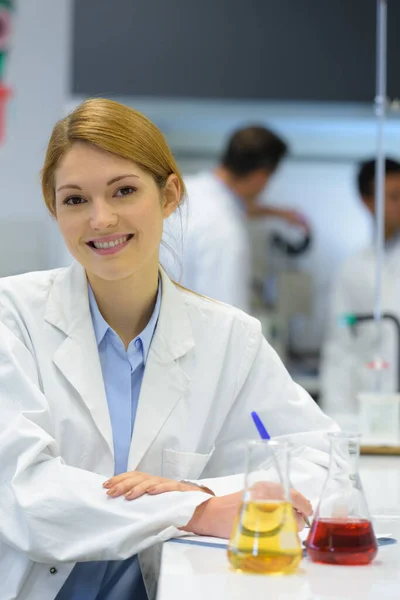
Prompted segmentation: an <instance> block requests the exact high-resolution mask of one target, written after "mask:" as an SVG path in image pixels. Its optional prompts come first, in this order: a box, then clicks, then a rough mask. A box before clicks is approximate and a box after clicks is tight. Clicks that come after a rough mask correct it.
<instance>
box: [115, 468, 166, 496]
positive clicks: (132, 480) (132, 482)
mask: <svg viewBox="0 0 400 600" xmlns="http://www.w3.org/2000/svg"><path fill="white" fill-rule="evenodd" d="M155 479H157V482H158V481H159V480H160V479H161V478H160V477H156V478H155V477H153V476H151V475H146V474H145V473H139V474H137V473H135V474H133V475H131V476H130V477H125V478H124V479H123V480H121V481H120V482H119V483H115V484H114V485H113V486H112V487H111V488H110V489H109V490H108V491H107V494H108V495H109V496H112V497H113V498H118V496H122V495H123V494H126V493H128V492H129V491H130V490H132V489H133V488H135V487H136V486H138V485H141V484H143V483H144V482H146V481H150V480H152V481H153V484H154V483H155V481H154V480H155Z"/></svg>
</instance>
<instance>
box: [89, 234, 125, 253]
mask: <svg viewBox="0 0 400 600" xmlns="http://www.w3.org/2000/svg"><path fill="white" fill-rule="evenodd" d="M128 238H129V236H128V235H125V236H124V237H121V238H118V239H117V240H113V241H112V242H93V246H94V247H95V248H98V249H102V250H104V249H105V248H114V246H119V245H120V244H125V242H127V241H128Z"/></svg>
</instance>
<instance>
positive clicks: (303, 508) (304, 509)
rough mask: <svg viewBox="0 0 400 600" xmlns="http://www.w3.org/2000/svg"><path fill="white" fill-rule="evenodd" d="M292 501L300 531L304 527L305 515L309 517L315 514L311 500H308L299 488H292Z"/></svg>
mask: <svg viewBox="0 0 400 600" xmlns="http://www.w3.org/2000/svg"><path fill="white" fill-rule="evenodd" d="M290 493H291V497H292V503H293V508H294V514H295V517H296V522H297V528H298V530H299V531H301V530H302V529H304V525H305V523H304V515H305V516H307V517H311V515H312V514H313V509H312V506H311V502H310V501H309V500H307V498H305V497H304V496H303V495H302V494H300V492H298V491H297V490H294V489H291V490H290Z"/></svg>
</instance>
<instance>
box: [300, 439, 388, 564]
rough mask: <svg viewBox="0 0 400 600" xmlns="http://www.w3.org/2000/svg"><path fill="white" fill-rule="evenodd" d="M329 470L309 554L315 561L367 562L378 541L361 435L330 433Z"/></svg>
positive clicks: (308, 544) (316, 514) (373, 552)
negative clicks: (363, 475)
mask: <svg viewBox="0 0 400 600" xmlns="http://www.w3.org/2000/svg"><path fill="white" fill-rule="evenodd" d="M328 435H329V437H330V442H331V454H330V464H329V472H328V476H327V479H326V482H325V486H324V488H323V490H322V494H321V498H320V501H319V504H318V508H317V510H316V513H315V517H314V520H313V523H312V525H311V529H310V533H309V535H308V538H307V542H306V545H307V554H308V556H309V557H310V558H311V560H313V561H314V562H322V563H329V564H337V565H366V564H368V563H370V562H371V561H372V560H373V559H374V558H375V556H376V554H377V551H378V545H377V542H376V537H375V534H374V530H373V527H372V523H371V519H370V515H369V510H368V506H367V501H366V499H365V495H364V491H363V488H362V484H361V480H360V475H359V472H358V459H359V455H360V435H358V434H352V433H341V432H338V433H329V434H328Z"/></svg>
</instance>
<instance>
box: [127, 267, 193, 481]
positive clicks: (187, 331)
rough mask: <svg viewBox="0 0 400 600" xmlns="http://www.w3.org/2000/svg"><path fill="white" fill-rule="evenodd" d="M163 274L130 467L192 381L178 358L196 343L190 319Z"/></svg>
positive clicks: (133, 466)
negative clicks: (158, 313) (157, 315)
mask: <svg viewBox="0 0 400 600" xmlns="http://www.w3.org/2000/svg"><path fill="white" fill-rule="evenodd" d="M161 277H162V302H161V310H160V316H159V319H158V324H157V328H156V331H155V334H154V338H153V341H152V344H151V347H150V352H149V356H148V359H147V363H146V368H145V372H144V377H143V382H142V388H141V392H140V397H139V404H138V408H137V413H136V420H135V428H134V431H133V436H132V444H131V449H130V454H129V469H131V470H135V469H136V468H137V467H138V465H139V463H140V461H141V460H142V458H143V457H144V455H145V454H146V452H147V450H148V449H149V447H150V446H151V444H152V443H153V441H154V440H155V439H156V437H157V435H158V433H159V432H160V430H161V428H162V427H163V425H164V423H165V421H166V420H167V419H168V417H169V415H170V414H171V412H172V411H173V409H174V407H175V405H176V404H177V403H178V402H179V401H180V400H181V399H182V398H183V396H184V394H185V391H186V390H187V388H188V386H189V385H190V378H189V377H188V375H187V374H186V373H185V372H184V370H183V369H182V367H181V365H180V360H179V359H180V358H181V357H183V356H184V355H185V354H187V352H188V351H189V350H190V349H191V348H193V346H194V339H193V333H192V328H191V323H190V320H189V316H188V314H187V309H186V305H185V302H184V299H183V297H182V295H181V294H180V293H179V292H178V290H177V289H176V287H175V285H174V284H173V283H172V282H171V281H170V279H169V278H168V276H167V275H166V274H165V272H164V271H162V270H161Z"/></svg>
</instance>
